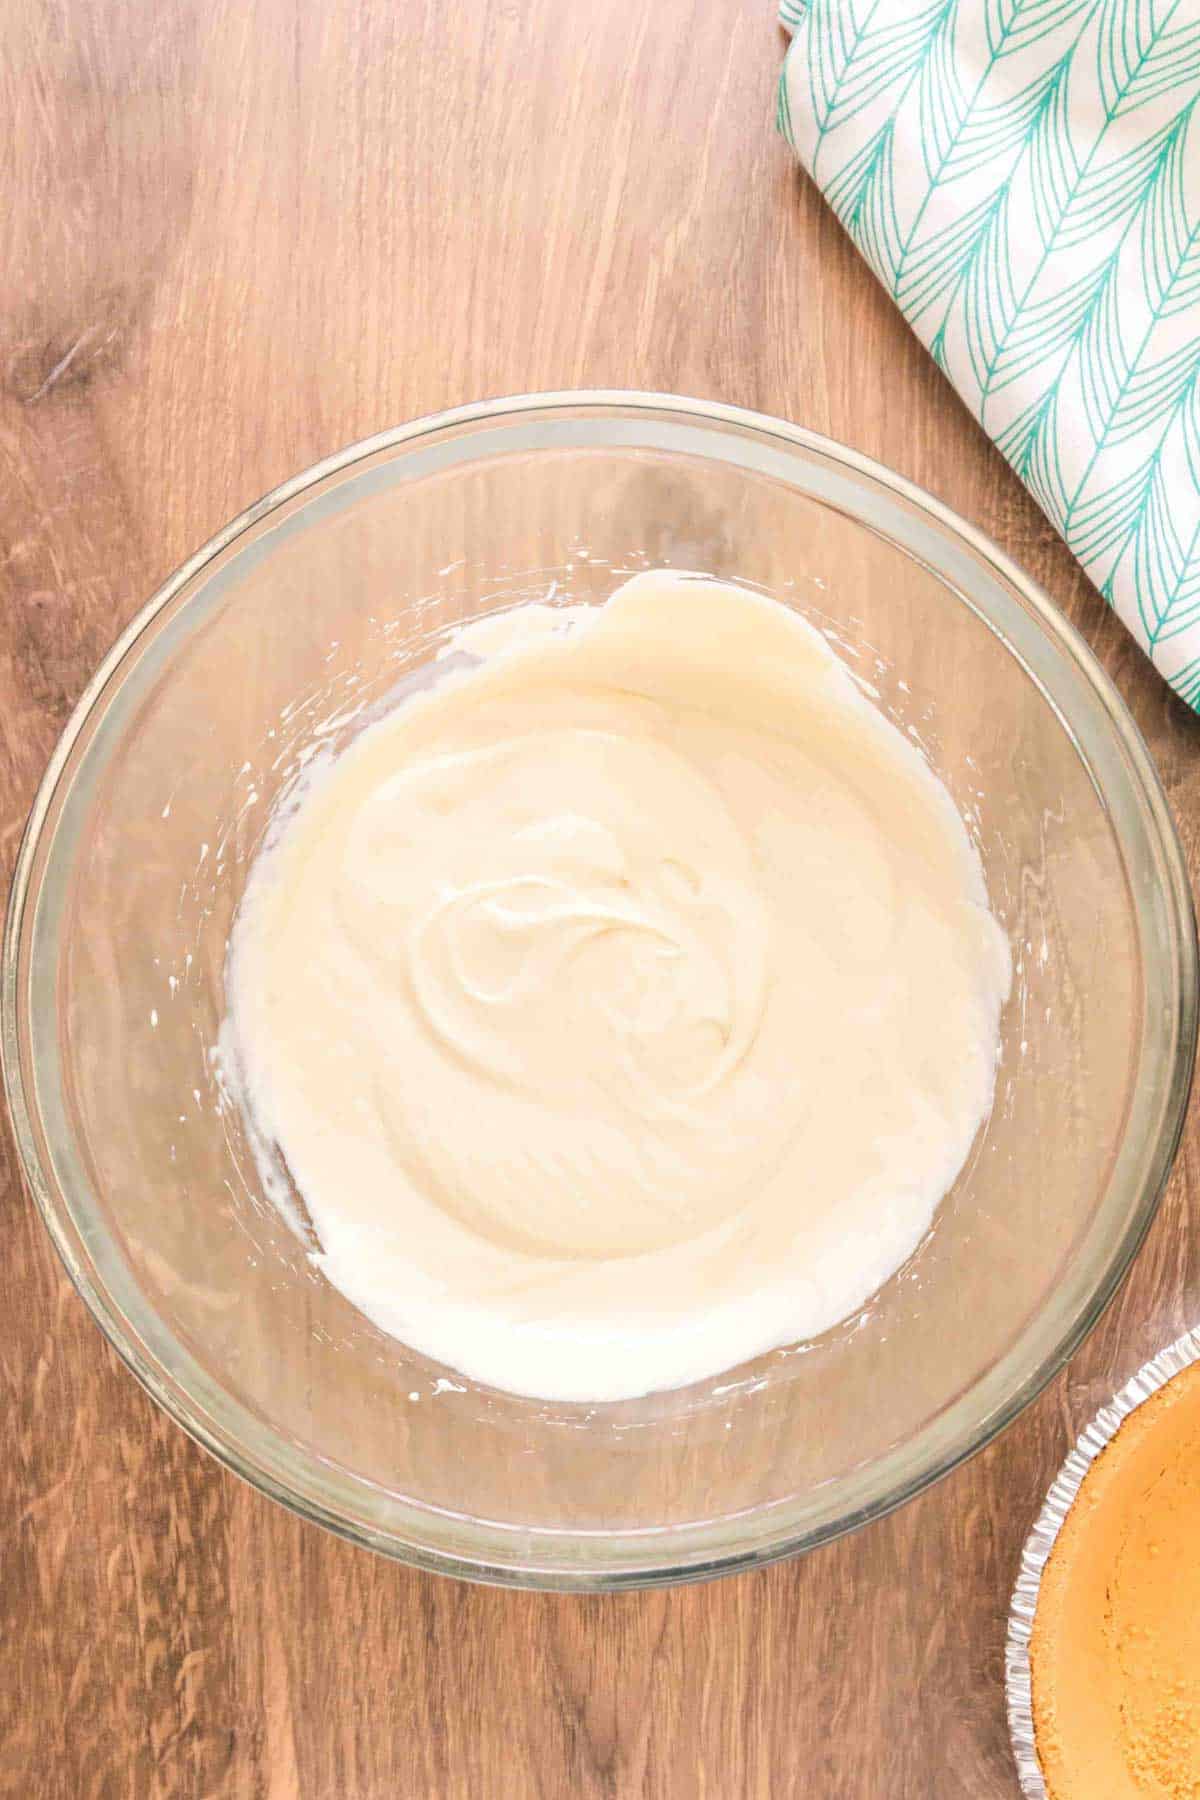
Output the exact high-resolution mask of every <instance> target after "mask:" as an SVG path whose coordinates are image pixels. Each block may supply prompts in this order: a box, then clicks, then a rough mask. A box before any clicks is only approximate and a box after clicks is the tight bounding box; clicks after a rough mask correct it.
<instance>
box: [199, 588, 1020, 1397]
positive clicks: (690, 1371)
mask: <svg viewBox="0 0 1200 1800" xmlns="http://www.w3.org/2000/svg"><path fill="white" fill-rule="evenodd" d="M463 647H464V648H466V649H467V650H468V651H470V652H472V653H473V654H474V655H475V656H479V657H481V658H482V660H480V661H478V662H477V663H475V664H474V665H473V666H471V667H470V668H468V669H467V671H466V672H465V673H457V674H448V675H447V676H446V677H445V679H444V680H443V681H442V682H441V683H440V684H439V685H438V686H436V687H435V688H434V689H433V690H432V691H431V692H429V693H426V694H425V695H423V696H422V697H420V698H417V699H413V700H411V701H409V702H407V703H405V704H403V705H401V706H400V707H399V708H398V709H397V710H396V711H395V712H394V713H393V714H392V715H390V716H389V717H387V718H385V719H384V720H383V721H382V722H381V723H378V724H376V725H373V726H372V727H370V728H369V729H367V730H366V731H364V732H363V733H362V735H361V736H360V737H359V738H358V739H357V740H356V741H355V742H354V743H353V744H352V745H351V746H350V748H349V749H347V750H346V751H345V752H344V753H343V754H342V755H341V756H340V757H339V758H338V759H337V760H336V762H334V763H333V765H332V766H331V768H330V769H329V770H328V771H326V773H325V774H324V775H323V776H322V777H321V778H320V779H319V780H317V781H316V782H314V784H313V786H312V788H311V790H310V791H309V792H308V793H307V794H306V796H305V797H304V799H303V800H302V802H301V804H300V805H299V807H298V808H297V810H296V811H295V813H294V815H293V816H292V817H290V818H289V819H288V820H287V821H286V823H285V824H284V825H283V826H282V828H281V830H280V831H279V833H278V834H277V836H276V838H275V840H274V841H273V842H272V843H271V844H270V845H269V847H268V848H267V849H266V850H265V851H264V852H263V853H262V855H261V856H260V858H259V861H258V863H257V865H256V867H255V869H254V870H253V872H252V877H251V880H250V883H249V886H248V888H247V892H246V897H245V900H244V902H243V905H242V908H241V910H240V913H239V916H238V919H237V923H236V927H235V930H234V934H233V939H232V943H231V952H230V959H229V966H228V971H227V979H228V992H229V1001H230V1014H229V1020H228V1034H229V1041H230V1044H231V1046H232V1053H233V1054H232V1058H231V1060H232V1061H233V1063H234V1065H235V1067H236V1070H237V1078H238V1080H239V1081H240V1083H241V1088H242V1093H243V1096H244V1100H245V1102H246V1104H247V1105H248V1108H249V1110H250V1112H251V1114H252V1117H253V1119H254V1122H255V1124H256V1126H257V1129H258V1130H259V1132H260V1133H261V1134H262V1136H263V1138H264V1139H266V1140H268V1141H270V1142H272V1143H274V1144H275V1145H277V1146H278V1148H279V1150H280V1151H281V1153H282V1156H283V1158H284V1159H285V1160H286V1164H287V1167H288V1169H289V1170H290V1173H291V1176H292V1178H293V1180H294V1182H295V1184H296V1187H297V1189H298V1191H299V1193H300V1194H301V1195H302V1196H303V1199H304V1201H305V1203H306V1205H307V1207H308V1210H309V1213H310V1215H311V1218H312V1221H313V1224H314V1226H315V1228H316V1231H317V1234H318V1236H319V1238H320V1243H321V1257H320V1261H321V1266H322V1267H323V1269H324V1271H325V1273H326V1274H327V1276H328V1277H329V1279H330V1281H332V1282H333V1283H334V1284H335V1285H336V1286H337V1287H338V1288H340V1289H341V1290H342V1292H343V1293H344V1294H345V1295H346V1296H347V1297H348V1298H349V1299H350V1300H351V1301H352V1302H353V1303H354V1304H355V1305H356V1306H357V1307H359V1308H360V1309H361V1310H362V1312H364V1313H365V1314H367V1315H368V1317H370V1318H371V1319H373V1320H375V1321H376V1322H377V1323H378V1324H379V1325H381V1326H382V1327H384V1329H385V1330H387V1331H388V1332H390V1333H392V1334H394V1335H395V1336H396V1337H398V1338H400V1339H403V1340H404V1341H405V1342H406V1343H408V1344H411V1345H413V1346H415V1347H416V1348H417V1349H419V1350H421V1351H424V1352H426V1353H427V1354H428V1355H430V1356H432V1357H435V1358H437V1359H438V1360H440V1361H442V1362H445V1363H448V1364H450V1365H451V1366H452V1367H453V1368H455V1369H458V1370H461V1371H464V1372H465V1373H466V1374H468V1375H470V1376H472V1377H474V1378H475V1379H477V1380H479V1381H481V1382H486V1383H490V1384H492V1385H494V1386H496V1387H501V1388H507V1389H511V1390H513V1391H515V1392H518V1393H523V1394H531V1395H538V1396H544V1397H547V1398H553V1399H570V1400H612V1399H617V1398H621V1397H625V1396H629V1395H635V1394H645V1393H647V1392H649V1391H651V1390H653V1389H655V1388H664V1387H673V1386H678V1385H680V1384H682V1383H685V1382H690V1381H695V1380H698V1379H700V1378H701V1377H704V1376H709V1375H713V1374H715V1373H717V1372H718V1371H720V1370H724V1369H728V1368H730V1367H731V1366H733V1365H734V1364H736V1363H739V1362H742V1361H744V1360H745V1359H746V1358H748V1357H752V1356H754V1355H756V1354H758V1353H759V1352H761V1351H764V1350H768V1349H770V1348H772V1347H774V1346H776V1345H781V1344H786V1343H789V1342H793V1341H795V1340H797V1339H800V1338H805V1337H810V1336H813V1335H814V1334H816V1333H818V1332H821V1331H823V1330H825V1329H826V1328H827V1327H828V1326H831V1325H833V1324H835V1323H836V1322H837V1321H838V1320H840V1319H843V1318H845V1317H846V1316H847V1314H849V1313H851V1312H853V1311H854V1310H855V1309H856V1308H858V1307H859V1306H860V1305H861V1304H862V1302H863V1301H865V1300H866V1299H867V1298H868V1296H869V1295H870V1294H871V1293H873V1292H874V1290H875V1289H876V1288H878V1287H879V1285H880V1284H881V1283H882V1282H883V1281H885V1280H886V1279H887V1277H888V1276H889V1275H891V1274H892V1272H893V1271H894V1270H895V1269H897V1268H898V1267H899V1266H900V1264H901V1263H902V1262H903V1261H904V1260H905V1258H906V1257H908V1256H909V1255H910V1253H911V1252H912V1251H913V1250H914V1249H915V1247H916V1245H917V1244H918V1242H919V1241H920V1239H921V1237H922V1235H923V1234H924V1233H925V1231H926V1230H927V1229H928V1227H929V1224H930V1220H931V1218H932V1216H933V1212H934V1208H935V1207H936V1205H937V1203H938V1201H939V1199H940V1198H941V1197H942V1195H943V1194H944V1193H945V1192H946V1190H947V1188H948V1187H949V1186H950V1185H951V1183H952V1182H953V1181H954V1178H955V1176H956V1174H957V1173H958V1171H959V1169H960V1168H961V1167H962V1164H963V1161H964V1159H965V1158H966V1155H967V1152H968V1150H969V1149H970V1146H971V1142H972V1140H973V1138H974V1136H975V1134H976V1132H977V1130H978V1128H979V1126H980V1124H981V1122H982V1120H983V1118H984V1116H985V1114H986V1113H987V1110H988V1107H989V1105H990V1103H991V1097H992V1091H993V1083H994V1076H995V1065H996V1057H997V1045H998V1026H999V1016H1000V1009H1001V1006H1002V1004H1003V1002H1004V999H1005V997H1006V995H1007V992H1008V986H1009V972H1010V963H1009V953H1008V945H1007V941H1006V939H1005V937H1004V934H1003V933H1002V931H1001V929H1000V927H999V926H998V924H997V923H996V921H995V919H994V918H993V917H992V915H991V913H990V912H989V910H988V906H987V896H986V894H985V891H984V886H983V879H982V875H981V871H980V866H979V861H978V858H977V856H976V854H975V852H974V850H973V848H972V846H971V844H970V842H969V840H968V837H967V833H966V831H965V829H964V827H963V824H962V821H961V820H960V818H959V817H958V814H957V813H956V811H955V809H954V806H953V804H952V802H951V800H950V797H949V795H948V794H947V792H946V790H945V788H944V787H943V786H942V785H941V783H940V782H939V781H938V780H937V779H936V778H935V776H934V775H933V774H932V773H931V771H930V769H929V768H928V766H927V764H926V763H925V762H924V761H923V759H922V758H921V756H920V755H919V754H918V752H917V751H916V750H915V749H914V748H913V746H912V745H911V744H909V743H908V742H907V741H906V740H905V739H904V738H903V737H902V736H901V734H900V733H899V732H898V731H897V730H896V729H895V728H894V727H893V726H891V725H889V724H888V723H887V722H886V721H885V720H884V719H883V717H882V716H881V715H880V714H879V713H878V712H877V711H876V709H875V708H874V707H873V706H872V705H871V704H870V702H869V701H868V700H866V699H865V698H864V697H863V696H862V694H861V693H860V692H859V690H858V689H857V688H856V686H855V685H854V683H853V682H852V680H851V678H850V676H849V675H848V673H847V671H846V670H845V668H844V667H843V665H842V664H841V663H840V662H839V661H838V659H837V658H836V657H835V656H834V655H833V653H832V652H831V651H830V650H829V649H828V648H827V646H826V644H825V643H824V641H823V639H822V638H821V637H820V636H819V635H818V634H817V633H816V632H815V631H813V630H812V629H811V628H810V627H809V626H807V625H805V624H804V623H802V622H801V621H800V620H799V619H798V618H797V617H796V616H795V615H793V614H792V613H790V612H788V611H787V610H786V609H785V608H784V607H782V606H780V605H778V604H776V603H775V602H773V601H770V600H766V599H760V598H758V597H757V596H755V595H753V594H750V593H748V592H746V591H743V590H741V589H737V588H732V587H727V586H722V585H719V584H717V583H715V582H711V581H706V580H703V579H701V578H698V577H688V576H680V575H673V574H672V575H667V574H648V575H640V576H637V577H636V578H635V579H634V580H632V581H630V582H628V583H627V584H626V585H625V586H624V587H622V588H621V589H619V590H618V592H617V593H615V594H614V595H613V596H612V598H611V599H610V600H609V602H608V604H607V605H606V606H605V607H603V608H602V609H598V610H588V609H574V610H573V611H571V612H570V613H568V614H563V613H561V612H552V611H550V610H548V609H545V608H540V607H531V608H525V609H522V610H521V611H520V612H518V613H515V614H512V615H509V618H508V620H507V621H506V622H504V623H502V624H500V625H498V624H497V622H495V621H492V622H490V623H487V624H484V625H483V626H480V627H478V628H476V631H475V633H474V634H473V635H472V634H470V633H468V634H467V635H466V637H465V638H464V639H463Z"/></svg>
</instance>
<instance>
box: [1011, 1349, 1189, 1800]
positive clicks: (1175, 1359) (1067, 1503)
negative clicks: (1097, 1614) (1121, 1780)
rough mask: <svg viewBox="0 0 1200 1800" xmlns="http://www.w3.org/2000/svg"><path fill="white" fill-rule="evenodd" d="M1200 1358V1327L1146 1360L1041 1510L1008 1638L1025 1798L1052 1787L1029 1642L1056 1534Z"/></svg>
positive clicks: (1083, 1437) (1086, 1435) (1099, 1417)
mask: <svg viewBox="0 0 1200 1800" xmlns="http://www.w3.org/2000/svg"><path fill="white" fill-rule="evenodd" d="M1196 1362H1200V1330H1196V1331H1185V1332H1184V1334H1183V1336H1182V1337H1179V1338H1176V1340H1175V1342H1174V1343H1173V1344H1169V1345H1168V1346H1167V1348H1166V1349H1165V1350H1160V1351H1159V1353H1158V1355H1157V1356H1152V1357H1151V1358H1150V1361H1149V1362H1147V1363H1143V1364H1142V1367H1141V1368H1140V1369H1139V1370H1138V1372H1137V1374H1136V1375H1134V1376H1132V1377H1131V1378H1130V1380H1129V1381H1127V1382H1126V1383H1125V1386H1124V1387H1123V1388H1121V1389H1120V1390H1119V1392H1118V1393H1116V1394H1114V1395H1113V1397H1112V1399H1111V1400H1110V1401H1109V1403H1108V1405H1107V1406H1102V1407H1101V1408H1100V1411H1099V1412H1098V1413H1097V1414H1096V1416H1095V1418H1094V1419H1093V1420H1092V1422H1091V1424H1090V1425H1089V1426H1088V1427H1087V1428H1086V1430H1085V1431H1083V1432H1081V1434H1080V1436H1079V1438H1078V1439H1077V1441H1076V1444H1075V1448H1074V1449H1073V1450H1072V1451H1071V1454H1070V1455H1069V1456H1068V1457H1067V1460H1066V1462H1065V1463H1064V1464H1063V1466H1062V1468H1061V1469H1060V1470H1059V1472H1058V1475H1057V1477H1056V1479H1055V1481H1054V1484H1053V1486H1052V1487H1051V1489H1050V1492H1049V1493H1048V1494H1047V1495H1046V1499H1045V1502H1044V1504H1043V1506H1042V1510H1041V1512H1040V1513H1039V1514H1038V1516H1037V1519H1036V1520H1035V1521H1034V1525H1033V1529H1032V1530H1031V1531H1030V1533H1029V1536H1028V1537H1027V1538H1026V1540H1025V1546H1024V1549H1023V1550H1022V1551H1021V1567H1020V1571H1019V1573H1018V1575H1017V1581H1016V1586H1015V1587H1014V1588H1013V1595H1012V1603H1011V1606H1010V1608H1009V1614H1008V1638H1007V1642H1006V1643H1005V1647H1004V1692H1005V1700H1006V1703H1007V1708H1008V1730H1009V1736H1010V1738H1011V1740H1012V1749H1013V1757H1014V1758H1015V1761H1016V1765H1017V1778H1018V1780H1019V1782H1020V1784H1021V1792H1022V1794H1023V1795H1024V1796H1025V1800H1049V1791H1048V1789H1047V1787H1046V1783H1045V1781H1044V1779H1043V1777H1042V1769H1041V1764H1040V1763H1039V1761H1038V1754H1037V1742H1036V1738H1035V1734H1034V1729H1033V1693H1032V1680H1031V1672H1030V1663H1029V1641H1030V1638H1031V1637H1032V1635H1033V1620H1034V1615H1035V1613H1036V1612H1037V1603H1038V1594H1039V1592H1040V1590H1041V1585H1042V1572H1043V1570H1044V1569H1045V1567H1046V1564H1047V1562H1048V1561H1049V1560H1050V1554H1051V1552H1052V1551H1053V1549H1054V1546H1055V1544H1056V1542H1057V1541H1058V1534H1059V1532H1060V1531H1061V1530H1062V1527H1063V1525H1064V1523H1065V1522H1066V1518H1067V1514H1068V1513H1069V1512H1070V1510H1071V1507H1072V1506H1073V1504H1074V1502H1075V1498H1076V1496H1077V1494H1078V1493H1079V1490H1080V1488H1081V1487H1082V1486H1083V1482H1084V1477H1085V1476H1086V1475H1087V1473H1088V1470H1089V1469H1090V1468H1091V1466H1092V1464H1093V1463H1094V1462H1095V1460H1096V1458H1097V1457H1098V1456H1099V1454H1100V1452H1101V1451H1102V1450H1105V1449H1107V1447H1108V1445H1109V1444H1111V1442H1112V1440H1113V1438H1114V1437H1115V1436H1116V1435H1117V1432H1118V1431H1119V1430H1120V1428H1121V1426H1122V1425H1123V1424H1124V1423H1125V1421H1126V1419H1127V1418H1128V1417H1129V1415H1130V1413H1134V1412H1136V1411H1137V1409H1138V1407H1139V1406H1141V1405H1143V1404H1144V1402H1145V1401H1147V1400H1149V1399H1150V1397H1151V1395H1152V1394H1156V1393H1157V1392H1158V1390H1159V1389H1160V1388H1163V1387H1165V1386H1166V1385H1167V1383H1168V1382H1169V1381H1173V1380H1174V1378H1175V1377H1176V1375H1182V1373H1183V1371H1184V1370H1185V1369H1187V1368H1190V1367H1191V1365H1192V1364H1193V1363H1196Z"/></svg>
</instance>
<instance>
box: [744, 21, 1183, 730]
mask: <svg viewBox="0 0 1200 1800" xmlns="http://www.w3.org/2000/svg"><path fill="white" fill-rule="evenodd" d="M780 17H781V19H782V21H783V23H784V25H785V26H786V27H787V28H788V29H789V30H790V31H791V32H792V34H793V37H792V43H791V47H790V48H789V50H788V54H787V60H786V63H785V65H784V70H783V76H782V79H781V82H780V88H779V125H780V129H781V130H782V131H783V133H784V136H785V137H786V138H787V140H788V142H789V144H791V145H792V146H793V148H794V149H795V151H796V153H797V155H798V156H799V157H800V159H801V161H802V162H803V163H804V165H805V167H806V168H807V169H808V172H809V174H810V175H811V176H812V177H813V179H814V181H815V182H816V183H817V185H818V186H819V187H820V189H821V190H822V192H823V193H824V195H825V197H826V199H827V200H828V201H829V203H830V205H831V206H832V207H833V209H834V211H835V212H836V213H837V215H838V217H839V219H840V220H841V221H842V224H843V225H844V226H845V228H846V230H847V231H848V232H849V233H850V235H851V237H852V238H853V239H854V242H855V243H856V244H857V245H858V248H859V249H860V250H861V252H862V254H863V256H864V257H865V258H866V260H867V262H868V263H869V264H870V265H871V267H872V269H874V271H875V273H876V275H877V276H878V277H879V279H880V281H881V282H882V283H883V284H884V286H885V287H886V288H887V290H888V292H889V293H890V294H891V295H892V297H893V299H894V300H895V301H896V303H897V305H898V306H899V307H900V308H901V309H902V311H903V312H904V314H905V316H906V318H907V319H908V321H909V323H910V324H911V325H912V326H913V328H914V330H916V331H917V332H918V334H919V335H920V337H921V338H922V339H923V340H924V342H925V344H926V345H927V346H928V347H929V349H930V351H931V352H932V353H933V356H934V358H935V359H936V361H937V362H938V364H939V365H940V367H941V368H942V369H944V370H945V372H946V374H947V375H948V376H949V377H950V380H951V381H952V382H953V383H954V386H955V387H956V388H957V389H958V392H959V393H960V394H961V395H962V397H963V399H964V400H965V401H966V402H967V404H968V406H970V408H971V409H972V411H973V412H974V414H975V416H976V418H977V419H979V421H980V423H981V424H982V425H983V427H984V429H985V430H986V431H987V433H988V435H989V436H990V437H991V438H992V439H994V441H995V443H996V444H997V445H998V446H999V448H1000V449H1001V450H1002V451H1003V452H1004V455H1005V456H1006V457H1007V458H1008V460H1009V462H1010V463H1011V464H1012V466H1013V468H1014V469H1015V470H1016V471H1017V474H1018V475H1019V476H1020V477H1021V479H1022V481H1024V483H1025V485H1026V486H1027V487H1028V488H1029V490H1030V492H1031V493H1032V494H1033V495H1034V496H1035V497H1036V499H1037V500H1038V502H1039V503H1040V505H1041V506H1042V508H1043V509H1044V511H1045V512H1046V514H1047V515H1048V517H1049V518H1050V519H1051V521H1052V522H1053V523H1054V525H1055V526H1057V528H1058V530H1059V531H1060V532H1061V533H1062V536H1063V537H1064V538H1065V539H1066V541H1067V543H1068V544H1069V545H1070V547H1071V549H1072V550H1073V551H1074V552H1075V554H1076V556H1077V557H1078V558H1079V560H1080V562H1081V563H1082V564H1083V565H1084V567H1085V568H1086V569H1087V571H1088V573H1089V575H1090V576H1091V577H1092V579H1093V581H1094V582H1095V583H1096V585H1097V586H1098V587H1099V589H1100V591H1101V593H1102V594H1103V595H1104V597H1105V598H1106V599H1107V600H1109V601H1110V602H1111V603H1112V605H1113V606H1114V607H1115V608H1116V610H1117V612H1118V613H1119V614H1120V616H1121V618H1122V619H1124V621H1125V623H1126V624H1127V625H1128V626H1129V628H1130V630H1131V631H1132V632H1133V633H1134V635H1135V637H1137V639H1138V640H1139V642H1140V643H1141V644H1142V645H1143V647H1144V648H1145V649H1146V650H1147V652H1148V653H1149V655H1150V656H1151V658H1152V659H1153V661H1154V662H1155V664H1156V665H1157V667H1158V668H1159V669H1160V670H1161V671H1162V672H1163V674H1164V675H1165V676H1166V677H1167V679H1168V680H1169V681H1170V682H1171V684H1172V685H1173V686H1174V687H1175V688H1176V689H1177V691H1178V692H1179V693H1180V694H1181V695H1182V696H1183V698H1184V699H1185V700H1186V701H1188V703H1189V704H1190V705H1192V706H1193V707H1195V708H1196V709H1197V710H1200V0H783V5H782V6H781V9H780Z"/></svg>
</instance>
